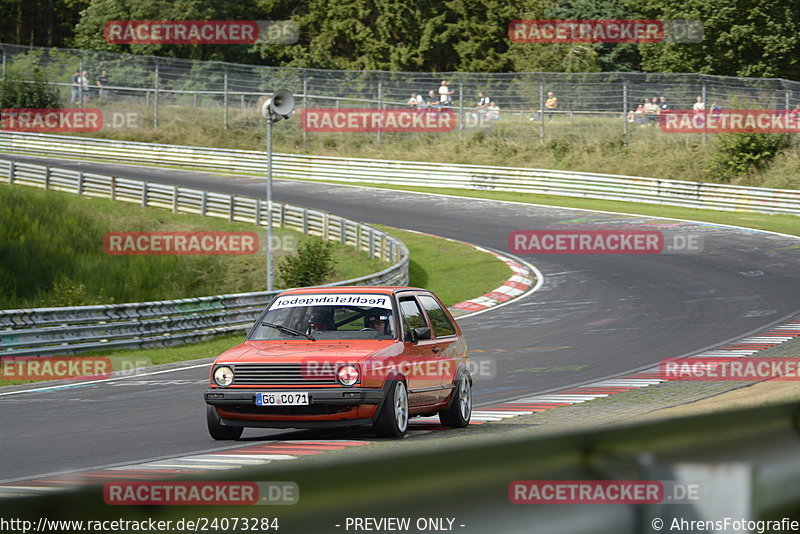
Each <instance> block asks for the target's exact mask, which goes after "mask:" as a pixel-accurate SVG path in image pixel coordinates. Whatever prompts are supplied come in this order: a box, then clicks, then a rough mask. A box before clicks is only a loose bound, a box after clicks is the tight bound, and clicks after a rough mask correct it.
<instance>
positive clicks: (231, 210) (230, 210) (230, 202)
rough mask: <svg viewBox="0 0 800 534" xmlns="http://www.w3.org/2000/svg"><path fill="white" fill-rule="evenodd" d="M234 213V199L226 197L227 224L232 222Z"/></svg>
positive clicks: (233, 197)
mask: <svg viewBox="0 0 800 534" xmlns="http://www.w3.org/2000/svg"><path fill="white" fill-rule="evenodd" d="M235 212H236V197H235V196H233V195H231V196H230V197H228V222H233V218H234V215H233V214H234V213H235Z"/></svg>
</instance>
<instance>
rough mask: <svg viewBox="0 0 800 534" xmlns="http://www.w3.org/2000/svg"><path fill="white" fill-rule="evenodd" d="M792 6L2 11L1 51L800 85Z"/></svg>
mask: <svg viewBox="0 0 800 534" xmlns="http://www.w3.org/2000/svg"><path fill="white" fill-rule="evenodd" d="M552 18H561V19H592V18H601V19H612V18H624V19H662V20H663V19H671V20H697V21H700V22H702V24H703V26H704V38H703V40H702V42H700V43H653V44H531V43H513V42H511V41H510V39H509V38H508V23H509V21H511V20H515V19H552ZM289 19H291V20H293V21H294V22H295V23H297V24H298V26H299V28H300V40H299V41H298V43H296V44H293V45H285V44H282V45H277V44H256V45H163V44H162V45H159V44H151V45H120V44H109V43H107V42H105V40H104V39H103V32H102V30H103V26H104V24H105V22H107V21H109V20H289ZM798 30H800V2H798V1H796V0H793V1H791V2H785V1H783V0H734V1H731V0H513V1H508V0H426V1H425V2H406V1H404V0H307V1H305V2H293V1H290V0H226V1H224V2H220V1H218V0H172V1H170V0H0V42H3V43H10V44H23V45H31V46H48V47H50V46H52V47H74V48H85V49H92V50H104V51H109V52H127V53H134V54H149V55H156V56H166V57H182V58H188V59H205V60H220V61H229V62H235V63H253V64H262V65H263V64H266V65H275V66H288V67H309V68H323V69H355V70H394V71H421V72H449V71H461V72H519V71H545V72H600V71H634V72H694V73H704V74H717V75H728V76H753V77H782V78H789V79H794V80H797V79H800V31H798Z"/></svg>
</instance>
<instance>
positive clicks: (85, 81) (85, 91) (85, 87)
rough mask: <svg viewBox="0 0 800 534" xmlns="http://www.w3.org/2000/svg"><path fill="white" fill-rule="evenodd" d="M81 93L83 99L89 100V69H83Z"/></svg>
mask: <svg viewBox="0 0 800 534" xmlns="http://www.w3.org/2000/svg"><path fill="white" fill-rule="evenodd" d="M80 81H81V95H82V96H83V101H84V102H86V101H87V100H89V71H88V70H85V71H83V75H82V76H81V80H80Z"/></svg>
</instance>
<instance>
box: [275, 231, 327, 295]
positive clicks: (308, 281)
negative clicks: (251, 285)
mask: <svg viewBox="0 0 800 534" xmlns="http://www.w3.org/2000/svg"><path fill="white" fill-rule="evenodd" d="M335 265H336V260H335V259H334V257H333V245H332V244H331V243H330V242H327V241H322V240H320V239H313V240H306V241H304V242H302V243H300V245H299V246H298V248H297V252H295V253H294V254H289V255H287V256H284V257H283V258H281V259H280V260H279V261H278V273H279V276H280V279H281V280H282V281H283V285H285V286H287V287H307V286H316V285H320V284H323V283H325V282H326V281H327V280H328V279H329V278H330V277H332V276H333V275H334V274H335V273H336V268H335Z"/></svg>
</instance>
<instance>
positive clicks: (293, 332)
mask: <svg viewBox="0 0 800 534" xmlns="http://www.w3.org/2000/svg"><path fill="white" fill-rule="evenodd" d="M261 324H262V325H264V326H269V327H272V328H275V329H277V330H279V331H280V332H283V333H284V334H289V335H293V336H304V337H307V338H308V339H310V340H311V341H316V338H315V337H314V336H312V335H311V334H306V333H305V332H301V331H300V330H295V329H294V328H289V327H288V326H283V325H280V324H275V323H261Z"/></svg>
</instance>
